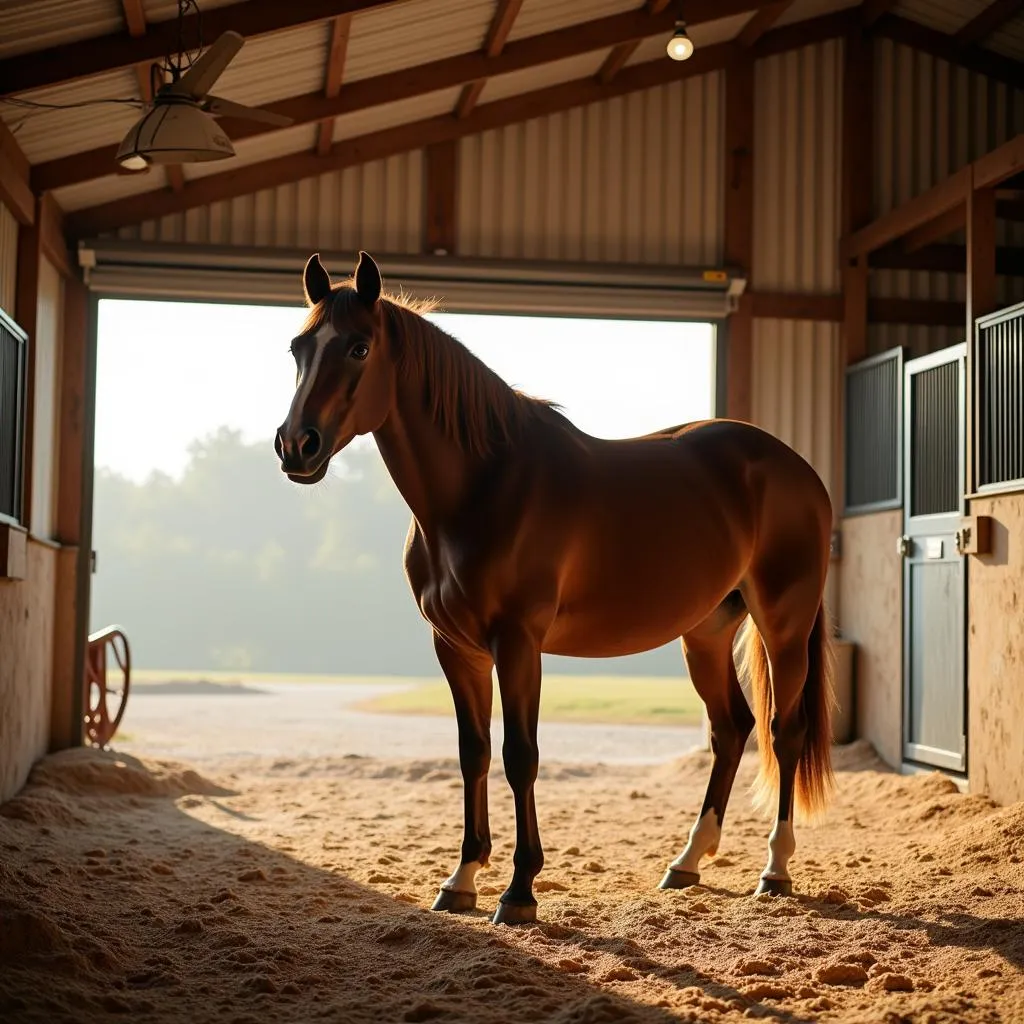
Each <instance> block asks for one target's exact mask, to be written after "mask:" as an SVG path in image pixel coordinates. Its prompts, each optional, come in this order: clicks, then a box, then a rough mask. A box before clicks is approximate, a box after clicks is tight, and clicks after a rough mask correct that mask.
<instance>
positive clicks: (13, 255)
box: [0, 203, 18, 317]
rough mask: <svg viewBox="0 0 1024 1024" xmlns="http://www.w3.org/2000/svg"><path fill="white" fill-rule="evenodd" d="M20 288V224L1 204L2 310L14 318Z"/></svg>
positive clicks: (0, 274) (0, 299) (0, 291)
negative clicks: (17, 290)
mask: <svg viewBox="0 0 1024 1024" xmlns="http://www.w3.org/2000/svg"><path fill="white" fill-rule="evenodd" d="M17 286H18V222H17V221H16V220H15V219H14V214H13V213H11V211H10V210H8V209H7V207H6V206H5V205H4V204H3V203H0V309H2V310H3V311H4V312H5V313H6V314H7V315H8V316H11V317H13V316H14V296H15V291H16V289H17Z"/></svg>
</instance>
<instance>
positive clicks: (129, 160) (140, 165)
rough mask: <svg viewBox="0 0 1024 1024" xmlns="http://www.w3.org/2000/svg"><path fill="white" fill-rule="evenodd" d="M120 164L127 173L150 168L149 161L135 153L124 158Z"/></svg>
mask: <svg viewBox="0 0 1024 1024" xmlns="http://www.w3.org/2000/svg"><path fill="white" fill-rule="evenodd" d="M120 164H121V166H122V167H123V168H124V169H125V170H126V171H144V170H145V169H146V168H147V167H148V166H149V161H148V160H147V159H146V158H145V157H144V156H139V155H138V154H137V153H133V154H132V155H131V156H126V157H123V158H122V159H121V160H120Z"/></svg>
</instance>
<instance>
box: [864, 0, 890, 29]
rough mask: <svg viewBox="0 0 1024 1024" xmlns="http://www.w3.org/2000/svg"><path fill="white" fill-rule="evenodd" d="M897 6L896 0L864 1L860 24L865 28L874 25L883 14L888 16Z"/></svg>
mask: <svg viewBox="0 0 1024 1024" xmlns="http://www.w3.org/2000/svg"><path fill="white" fill-rule="evenodd" d="M895 6H896V0H863V2H862V3H861V5H860V23H861V25H862V26H863V27H864V28H871V26H872V25H874V23H875V22H876V21H878V19H879V18H881V17H882V15H883V14H888V13H889V12H890V11H891V10H892V9H893V8H894V7H895Z"/></svg>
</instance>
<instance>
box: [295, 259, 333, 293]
mask: <svg viewBox="0 0 1024 1024" xmlns="http://www.w3.org/2000/svg"><path fill="white" fill-rule="evenodd" d="M302 290H303V291H304V292H305V293H306V302H308V303H309V305H311V306H315V305H316V304H317V303H318V302H322V301H323V300H324V299H326V298H327V296H328V295H330V294H331V278H330V275H329V274H328V273H327V271H326V270H324V265H323V264H322V263H321V262H320V253H318V252H315V253H313V255H312V256H310V257H309V259H308V260H307V261H306V269H305V270H303V272H302Z"/></svg>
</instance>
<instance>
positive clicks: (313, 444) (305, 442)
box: [299, 428, 320, 459]
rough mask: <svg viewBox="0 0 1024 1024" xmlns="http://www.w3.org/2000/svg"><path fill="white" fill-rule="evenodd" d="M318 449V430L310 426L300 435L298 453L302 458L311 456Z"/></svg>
mask: <svg viewBox="0 0 1024 1024" xmlns="http://www.w3.org/2000/svg"><path fill="white" fill-rule="evenodd" d="M319 451H320V431H318V430H314V429H312V428H310V429H309V430H307V431H306V432H305V433H304V434H303V435H302V441H301V442H300V443H299V454H300V455H302V457H303V458H304V459H311V458H313V457H314V456H315V455H316V454H317V452H319Z"/></svg>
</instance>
